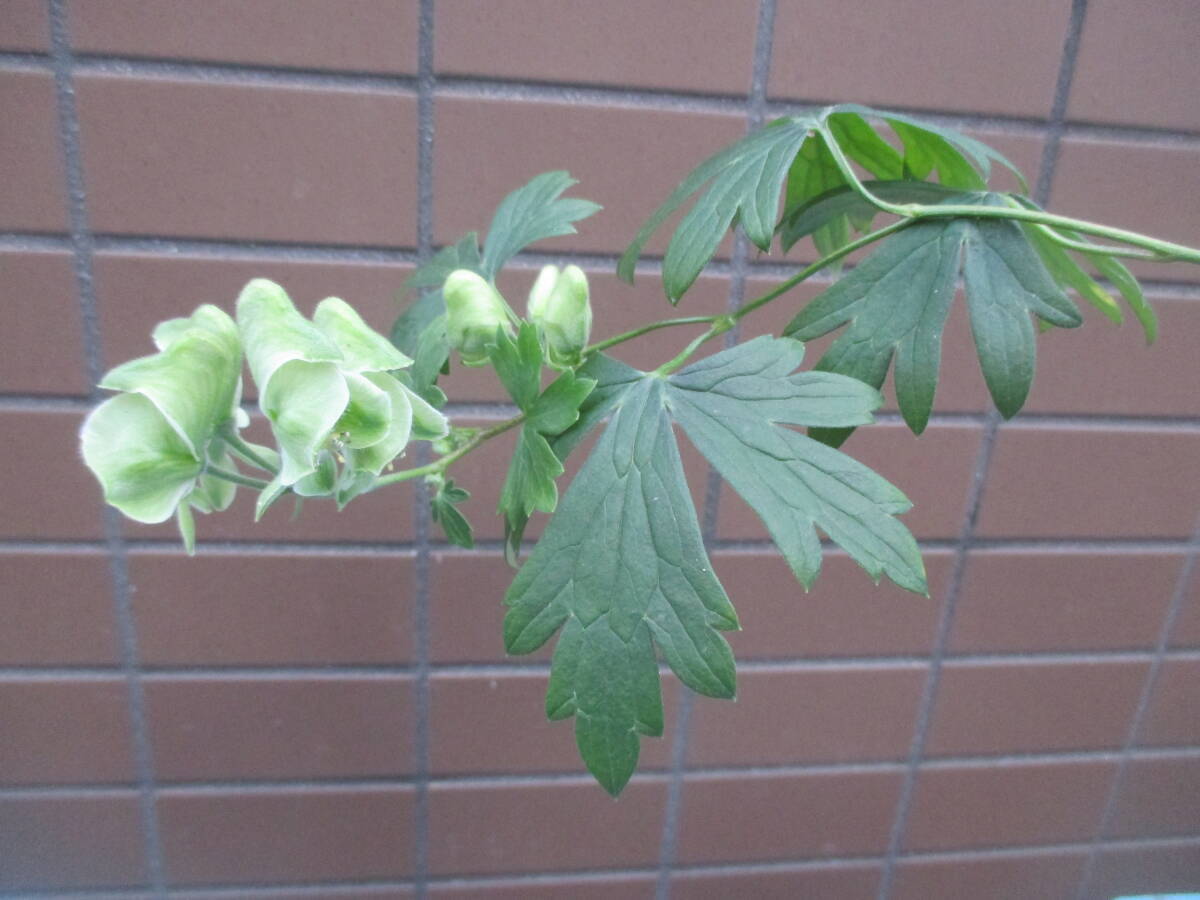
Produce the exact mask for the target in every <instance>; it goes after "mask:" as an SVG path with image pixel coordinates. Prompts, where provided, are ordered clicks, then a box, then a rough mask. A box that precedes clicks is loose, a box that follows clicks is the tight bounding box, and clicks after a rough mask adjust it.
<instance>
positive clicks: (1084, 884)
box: [1075, 515, 1200, 900]
mask: <svg viewBox="0 0 1200 900" xmlns="http://www.w3.org/2000/svg"><path fill="white" fill-rule="evenodd" d="M1197 557H1200V515H1198V516H1197V517H1196V525H1195V528H1194V530H1193V532H1192V547H1191V551H1190V552H1189V553H1188V555H1187V556H1186V557H1185V558H1184V560H1183V564H1182V565H1181V566H1180V567H1179V577H1178V578H1177V579H1176V581H1175V590H1174V591H1173V592H1172V595H1171V603H1170V605H1169V606H1168V607H1167V612H1166V614H1165V615H1164V616H1163V621H1162V627H1161V628H1160V629H1159V634H1158V642H1157V644H1156V645H1155V648H1154V658H1153V660H1152V661H1151V663H1150V668H1149V670H1148V671H1147V672H1146V677H1145V679H1144V680H1143V681H1142V691H1141V694H1140V695H1139V696H1138V702H1137V706H1136V707H1135V708H1134V711H1133V716H1132V717H1131V719H1130V721H1129V730H1128V732H1127V733H1126V735H1125V741H1124V743H1123V744H1122V746H1121V753H1120V757H1119V760H1118V762H1117V770H1116V772H1115V773H1113V778H1112V782H1111V783H1110V784H1109V789H1108V796H1107V797H1106V798H1105V801H1104V808H1103V809H1102V811H1101V813H1100V821H1099V823H1097V825H1096V831H1095V834H1094V835H1093V837H1092V842H1091V845H1090V846H1089V847H1088V854H1087V858H1086V859H1085V860H1084V864H1083V871H1082V872H1081V873H1080V876H1079V887H1078V889H1077V890H1076V892H1075V896H1076V900H1085V898H1086V897H1087V896H1088V891H1090V890H1091V887H1092V878H1093V877H1094V875H1095V870H1096V863H1097V862H1098V860H1099V856H1100V846H1101V842H1102V841H1103V840H1104V837H1105V836H1106V835H1107V834H1108V830H1109V828H1111V827H1112V822H1113V819H1114V818H1115V816H1116V812H1117V804H1118V803H1119V802H1120V799H1121V792H1122V791H1123V790H1124V788H1125V784H1126V781H1127V780H1128V778H1129V769H1130V764H1131V763H1132V761H1133V759H1134V757H1135V756H1136V755H1137V750H1138V736H1139V735H1140V734H1141V731H1142V726H1143V725H1144V723H1145V721H1146V716H1147V715H1148V714H1149V711H1150V704H1151V702H1152V701H1153V699H1154V691H1155V687H1156V686H1157V684H1158V679H1159V676H1160V675H1161V674H1162V669H1163V664H1164V663H1165V661H1166V659H1167V655H1168V647H1169V645H1170V642H1171V632H1172V631H1174V629H1175V623H1176V622H1177V621H1178V620H1179V616H1180V613H1181V612H1182V611H1183V608H1184V606H1185V605H1186V604H1187V598H1188V589H1189V588H1190V587H1191V584H1192V578H1193V576H1194V574H1195V572H1196V560H1197Z"/></svg>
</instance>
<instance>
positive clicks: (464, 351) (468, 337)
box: [442, 269, 512, 366]
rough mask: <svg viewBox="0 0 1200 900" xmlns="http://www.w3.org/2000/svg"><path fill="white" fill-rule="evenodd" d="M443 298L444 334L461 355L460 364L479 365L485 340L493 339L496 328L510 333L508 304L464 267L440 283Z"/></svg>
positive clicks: (483, 362) (482, 361) (483, 360)
mask: <svg viewBox="0 0 1200 900" xmlns="http://www.w3.org/2000/svg"><path fill="white" fill-rule="evenodd" d="M442 296H443V297H445V298H446V337H447V338H448V339H449V341H450V346H451V347H454V348H455V349H456V350H458V352H459V353H460V354H461V356H462V362H463V365H464V366H482V365H486V364H487V361H488V352H487V346H488V344H491V343H494V342H495V340H496V329H498V328H504V329H505V330H506V331H508V332H509V333H510V334H511V332H512V325H511V322H510V321H509V312H508V304H506V303H505V302H504V298H503V297H501V296H500V292H499V291H497V290H496V289H495V288H494V287H493V286H492V285H491V284H489V283H488V282H487V281H486V280H484V279H483V278H482V277H480V276H479V275H477V274H475V273H474V272H472V271H470V270H468V269H457V270H455V271H453V272H451V273H450V275H449V276H448V277H447V278H446V283H445V284H444V285H443V286H442Z"/></svg>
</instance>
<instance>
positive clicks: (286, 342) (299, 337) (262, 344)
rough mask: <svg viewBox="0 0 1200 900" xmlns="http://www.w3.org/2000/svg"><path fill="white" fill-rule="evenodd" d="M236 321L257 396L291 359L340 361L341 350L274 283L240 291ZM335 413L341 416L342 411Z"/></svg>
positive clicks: (259, 281) (254, 283)
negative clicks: (256, 388)
mask: <svg viewBox="0 0 1200 900" xmlns="http://www.w3.org/2000/svg"><path fill="white" fill-rule="evenodd" d="M237 321H238V329H239V330H240V332H241V336H242V344H243V345H244V346H245V348H246V361H247V362H248V363H249V364H250V373H251V374H252V375H253V376H254V383H255V384H257V385H258V392H259V394H260V395H261V394H265V393H267V390H268V388H269V386H270V382H271V379H272V377H274V375H275V373H276V372H277V371H279V369H280V367H282V366H284V365H286V364H287V363H289V362H291V361H292V360H297V359H298V360H304V361H305V362H310V363H317V362H328V363H340V362H341V361H342V354H341V351H339V350H338V348H337V347H336V346H335V345H334V344H333V343H331V342H330V341H329V340H328V339H327V338H326V337H325V335H324V334H322V332H321V330H320V329H319V328H317V327H316V326H315V325H313V324H312V323H311V322H309V321H308V319H306V318H304V316H302V315H300V313H298V312H297V311H296V307H295V306H293V305H292V301H291V299H290V298H289V297H288V295H287V293H286V292H285V291H284V289H283V288H281V287H280V286H279V285H277V284H275V282H273V281H267V280H266V279H265V278H256V279H254V280H253V281H251V282H250V283H249V284H247V285H246V286H245V287H244V288H243V289H242V293H241V294H240V295H239V296H238V300H237ZM338 412H339V415H340V413H341V410H339V411H338Z"/></svg>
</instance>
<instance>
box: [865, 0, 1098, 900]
mask: <svg viewBox="0 0 1200 900" xmlns="http://www.w3.org/2000/svg"><path fill="white" fill-rule="evenodd" d="M1086 11H1087V0H1073V2H1072V4H1071V15H1070V19H1069V21H1068V25H1067V34H1066V38H1065V40H1064V42H1063V50H1062V56H1061V58H1060V62H1059V69H1058V80H1057V83H1056V84H1055V88H1054V102H1053V105H1052V107H1051V112H1050V124H1049V128H1048V129H1047V132H1046V140H1045V143H1044V144H1043V146H1042V161H1041V166H1040V169H1039V171H1038V180H1037V187H1036V188H1035V191H1034V199H1035V200H1037V201H1038V202H1039V203H1043V204H1044V203H1045V202H1046V201H1047V200H1048V199H1049V195H1050V187H1051V182H1052V178H1053V173H1054V169H1055V167H1056V165H1057V162H1058V153H1059V148H1060V146H1061V144H1062V136H1063V132H1064V130H1065V121H1066V114H1067V101H1068V99H1069V97H1070V93H1071V82H1072V80H1073V78H1074V75H1075V60H1076V57H1077V56H1078V54H1079V37H1080V35H1081V34H1082V32H1083V21H1084V15H1085V13H1086ZM999 428H1000V414H999V413H998V412H997V411H996V409H995V408H992V409H990V410H989V411H988V414H987V417H986V418H985V420H984V427H983V434H982V436H981V437H980V444H979V451H978V453H977V455H976V458H975V468H974V472H973V475H972V479H971V486H970V488H969V489H968V491H967V503H966V511H965V513H964V515H963V523H962V527H961V528H960V529H959V534H958V538H957V540H956V541H955V545H954V562H953V565H952V568H951V571H950V579H949V583H948V584H947V587H946V594H945V599H944V600H943V601H942V609H941V612H940V613H939V616H938V625H937V632H936V637H935V639H934V645H933V650H932V652H931V654H930V659H929V672H928V674H927V676H926V678H925V685H924V687H923V688H922V691H921V699H920V703H919V704H918V707H917V718H916V724H915V726H914V727H913V739H912V744H911V745H910V748H909V753H908V759H907V761H906V764H905V772H904V780H903V781H902V782H901V785H900V797H899V799H898V800H897V803H896V815H895V818H894V819H893V820H892V827H891V831H890V832H889V834H888V844H887V854H886V856H885V857H884V864H883V872H882V874H881V876H880V879H879V891H878V894H877V897H878V900H888V898H889V897H890V896H891V892H892V886H893V884H894V882H895V877H896V863H897V861H898V859H899V857H900V854H901V851H902V848H903V846H904V834H905V831H906V829H907V827H908V820H909V816H910V815H911V812H912V801H913V796H914V794H915V793H916V786H917V780H918V777H919V774H920V770H921V763H922V760H923V759H924V756H925V747H926V744H927V743H928V740H929V730H930V726H931V725H932V722H933V713H934V708H935V706H936V704H937V696H938V688H939V687H940V684H941V675H942V663H943V661H944V660H945V657H946V651H947V648H948V646H949V643H950V633H951V631H952V629H953V627H954V616H955V612H956V610H957V607H958V599H959V596H960V594H961V593H962V586H963V581H964V579H965V575H966V570H967V563H968V558H969V556H970V549H971V545H972V544H973V543H974V538H975V528H976V526H977V525H978V522H979V513H980V510H981V509H982V507H983V497H984V490H985V487H986V484H987V476H988V472H989V471H990V468H991V462H992V456H993V454H994V451H995V445H996V435H997V432H998V431H999Z"/></svg>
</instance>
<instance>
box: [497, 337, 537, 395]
mask: <svg viewBox="0 0 1200 900" xmlns="http://www.w3.org/2000/svg"><path fill="white" fill-rule="evenodd" d="M491 358H492V365H493V366H495V367H496V376H497V377H498V378H499V379H500V383H501V384H503V385H504V388H505V390H507V391H508V396H510V397H512V399H513V402H514V403H515V404H517V406H519V407H520V408H521V410H522V411H528V409H529V407H530V405H531V404H532V403H533V401H534V400H535V399H536V398H537V395H538V390H539V388H541V379H542V345H541V344H540V343H539V342H538V335H537V329H536V328H534V327H533V326H532V325H531V324H529V323H528V322H522V323H521V328H520V330H519V331H518V332H517V339H516V340H515V341H514V340H513V339H512V338H510V337H509V336H508V335H507V334H506V333H505V331H504V329H503V328H500V329H498V330H497V332H496V344H495V346H494V347H492V348H491Z"/></svg>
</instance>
